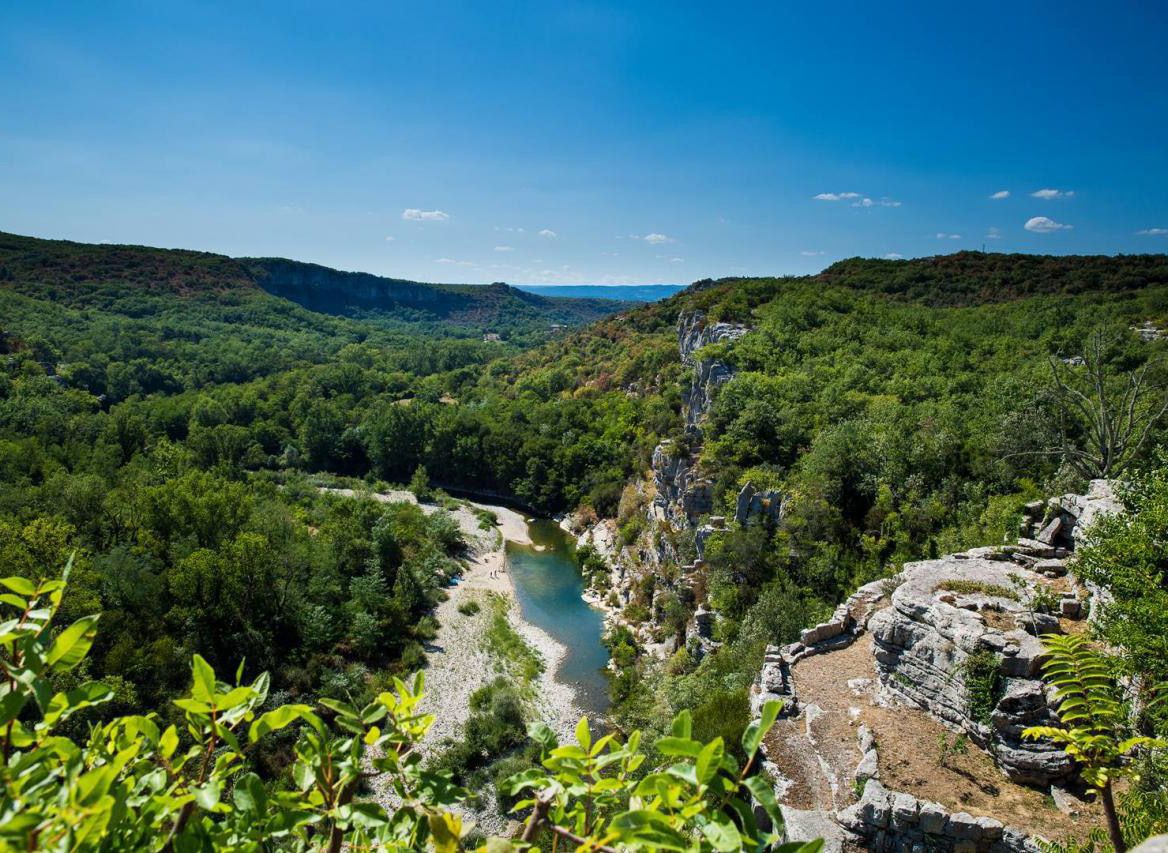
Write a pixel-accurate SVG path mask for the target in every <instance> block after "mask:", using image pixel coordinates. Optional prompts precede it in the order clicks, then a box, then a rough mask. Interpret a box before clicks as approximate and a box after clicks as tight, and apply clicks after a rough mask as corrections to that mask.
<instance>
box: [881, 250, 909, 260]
mask: <svg viewBox="0 0 1168 853" xmlns="http://www.w3.org/2000/svg"><path fill="white" fill-rule="evenodd" d="M903 257H904V255H902V254H901V253H900V252H889V253H888V254H887V255H885V256H884V259H885V260H888V261H899V260H900V259H901V258H903Z"/></svg>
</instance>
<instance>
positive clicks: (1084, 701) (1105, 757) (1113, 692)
mask: <svg viewBox="0 0 1168 853" xmlns="http://www.w3.org/2000/svg"><path fill="white" fill-rule="evenodd" d="M1042 639H1043V642H1044V643H1045V645H1046V652H1047V654H1048V658H1047V660H1046V661H1045V662H1044V663H1043V665H1042V672H1043V677H1044V679H1045V680H1046V681H1047V682H1048V683H1050V684H1051V685H1053V686H1054V688H1055V690H1056V694H1055V701H1056V703H1057V704H1058V716H1059V722H1060V723H1061V725H1059V726H1031V727H1030V728H1028V729H1026V730H1025V731H1023V732H1022V736H1023V737H1025V738H1030V739H1032V740H1038V739H1040V738H1049V739H1050V740H1052V741H1054V742H1055V743H1057V744H1059V745H1060V746H1062V747H1063V748H1064V749H1065V750H1066V752H1067V755H1069V756H1070V757H1071V758H1073V759H1074V760H1075V761H1077V762H1078V763H1079V765H1080V768H1081V773H1082V775H1083V779H1084V781H1086V782H1087V784H1088V785H1090V786H1091V788H1092V789H1093V790H1094V791H1096V792H1098V794H1099V797H1100V799H1101V800H1102V802H1103V811H1104V814H1105V815H1106V816H1107V834H1108V836H1109V837H1110V838H1111V844H1112V846H1113V847H1114V848H1115V851H1116V853H1124V851H1125V850H1127V844H1126V842H1125V841H1124V837H1123V829H1122V827H1121V826H1120V822H1119V816H1118V814H1117V812H1116V808H1115V798H1114V796H1113V793H1112V788H1113V785H1114V783H1115V780H1116V779H1119V778H1121V777H1122V776H1124V775H1125V774H1126V773H1127V772H1128V769H1129V766H1130V765H1128V764H1126V763H1125V762H1126V761H1127V759H1128V758H1129V756H1130V755H1131V754H1132V753H1133V752H1135V751H1136V750H1137V749H1140V748H1141V747H1145V748H1147V747H1157V748H1158V747H1164V746H1168V742H1165V741H1162V740H1157V739H1156V738H1150V737H1145V736H1143V735H1135V736H1131V737H1125V734H1126V732H1127V731H1128V730H1129V726H1128V719H1127V716H1126V714H1125V713H1124V706H1123V704H1122V703H1121V702H1120V700H1119V696H1118V690H1117V688H1116V684H1115V681H1114V679H1113V678H1112V676H1111V666H1110V663H1109V661H1108V659H1107V658H1106V656H1105V655H1103V654H1102V653H1101V652H1099V651H1097V650H1095V649H1093V648H1092V647H1091V645H1090V644H1089V641H1088V640H1087V638H1086V637H1084V636H1083V635H1081V634H1071V635H1068V636H1060V635H1058V634H1046V635H1044V636H1043V638H1042Z"/></svg>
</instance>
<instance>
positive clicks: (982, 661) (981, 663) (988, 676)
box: [961, 649, 1006, 725]
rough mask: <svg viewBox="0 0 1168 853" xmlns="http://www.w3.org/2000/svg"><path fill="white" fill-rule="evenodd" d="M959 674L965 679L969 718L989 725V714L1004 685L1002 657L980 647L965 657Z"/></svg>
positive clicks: (966, 705)
mask: <svg viewBox="0 0 1168 853" xmlns="http://www.w3.org/2000/svg"><path fill="white" fill-rule="evenodd" d="M961 676H962V678H963V680H964V681H965V708H966V711H967V712H968V714H969V716H970V719H972V720H974V721H975V722H978V723H981V724H983V725H989V722H990V715H991V714H992V713H993V711H994V708H996V707H997V706H998V700H999V699H1001V698H1002V691H1003V690H1005V686H1006V680H1005V678H1004V677H1003V676H1002V659H1001V658H1000V657H998V656H997V655H996V654H994V653H993V652H991V651H989V650H988V649H980V650H978V651H976V652H974V653H973V654H971V655H970V656H969V657H967V658H966V659H965V662H964V663H963V664H962V665H961Z"/></svg>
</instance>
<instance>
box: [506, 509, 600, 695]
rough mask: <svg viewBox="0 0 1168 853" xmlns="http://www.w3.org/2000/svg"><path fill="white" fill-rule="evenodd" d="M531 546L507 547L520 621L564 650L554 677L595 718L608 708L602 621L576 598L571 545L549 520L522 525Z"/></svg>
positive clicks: (579, 585)
mask: <svg viewBox="0 0 1168 853" xmlns="http://www.w3.org/2000/svg"><path fill="white" fill-rule="evenodd" d="M528 535H529V536H530V537H531V541H532V543H533V544H532V545H520V544H518V543H516V542H508V543H507V565H508V571H509V572H510V573H511V581H512V583H513V585H514V588H515V596H516V598H518V600H519V608H520V612H521V613H522V614H523V618H524V619H525V620H526V621H528V622H530V623H531V624H533V625H535V626H537V627H539V628H542V629H543V630H544V631H546V632H547V633H548V634H550V635H551V636H552V637H553V638H554V639H555V640H557V641H558V642H559V643H560V644H562V645H563V646H564V647H565V648H566V649H567V650H568V651H567V655H566V656H565V657H564V659H563V661H562V662H561V663H560V668H559V671H558V672H557V673H556V676H557V678H558V680H559V681H561V682H563V683H566V684H570V685H572V686H573V687H574V688H575V690H576V694H577V700H578V702H579V704H580V707H581V709H582V710H584V711H588V712H589V713H595V714H600V713H604V712H605V711H606V710H607V709H608V705H609V700H608V679H607V678H606V677H605V675H604V668H605V666H607V664H608V649H606V648H605V647H604V644H603V643H601V641H600V638H601V637H602V636H603V634H604V619H603V617H602V616H601V614H600V611H598V610H596V609H594V608H593V607H590V606H589V605H588V604H587V603H586V602H585V601H584V600H583V599H582V598H581V597H580V594H581V593H582V592H583V591H584V578H583V577H582V576H581V575H580V569H579V567H578V566H577V565H576V558H575V554H574V553H573V543H572V540H571V538H570V537H568V536H567V534H565V533H564V531H562V530H561V529H560V528H559V527H558V526H557V525H556V523H555V522H553V521H549V520H547V519H534V520H531V521H529V522H528Z"/></svg>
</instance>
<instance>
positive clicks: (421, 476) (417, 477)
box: [410, 465, 433, 501]
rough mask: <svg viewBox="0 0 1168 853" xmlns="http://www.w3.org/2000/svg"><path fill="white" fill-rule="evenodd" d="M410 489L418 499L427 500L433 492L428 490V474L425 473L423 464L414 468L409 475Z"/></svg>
mask: <svg viewBox="0 0 1168 853" xmlns="http://www.w3.org/2000/svg"><path fill="white" fill-rule="evenodd" d="M410 491H411V492H413V493H414V497H416V498H417V499H418V500H420V501H428V500H430V498H431V497H433V492H431V491H430V475H429V474H427V473H426V468H425V466H424V465H419V466H418V467H417V468H415V469H414V474H413V476H412V477H410Z"/></svg>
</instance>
